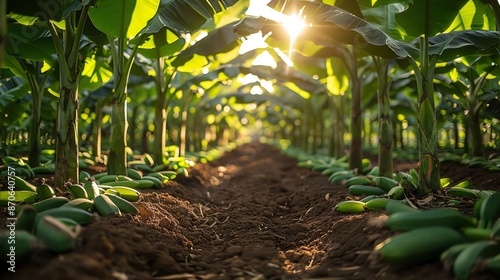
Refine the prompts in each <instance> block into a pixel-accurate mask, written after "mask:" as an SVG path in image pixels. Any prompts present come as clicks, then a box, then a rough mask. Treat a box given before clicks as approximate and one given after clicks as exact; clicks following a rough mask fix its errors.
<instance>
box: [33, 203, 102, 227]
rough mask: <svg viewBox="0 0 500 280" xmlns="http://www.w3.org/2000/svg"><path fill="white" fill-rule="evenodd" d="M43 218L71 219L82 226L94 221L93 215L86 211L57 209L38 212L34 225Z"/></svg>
mask: <svg viewBox="0 0 500 280" xmlns="http://www.w3.org/2000/svg"><path fill="white" fill-rule="evenodd" d="M45 216H52V217H54V218H67V219H71V220H74V221H75V222H77V223H78V224H80V225H82V226H83V225H88V224H90V223H92V222H93V221H94V215H93V214H92V213H90V212H88V211H86V210H82V209H80V208H70V207H64V208H61V207H59V208H53V209H49V210H45V211H43V212H39V213H38V214H37V215H36V220H37V221H36V222H35V224H36V223H38V221H39V220H40V219H41V218H43V217H45Z"/></svg>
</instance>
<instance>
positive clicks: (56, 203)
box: [31, 196, 69, 213]
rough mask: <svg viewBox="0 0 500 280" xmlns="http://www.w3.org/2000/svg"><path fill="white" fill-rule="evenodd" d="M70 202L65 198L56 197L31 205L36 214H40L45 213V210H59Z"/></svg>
mask: <svg viewBox="0 0 500 280" xmlns="http://www.w3.org/2000/svg"><path fill="white" fill-rule="evenodd" d="M68 201H69V199H67V198H66V197H64V196H56V197H52V198H47V199H45V200H42V201H39V202H36V203H33V204H31V206H32V207H33V208H35V210H36V212H38V213H40V212H43V211H45V210H49V209H52V208H58V207H60V206H61V205H63V204H65V203H67V202H68Z"/></svg>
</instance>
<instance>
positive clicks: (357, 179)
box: [345, 176, 385, 193]
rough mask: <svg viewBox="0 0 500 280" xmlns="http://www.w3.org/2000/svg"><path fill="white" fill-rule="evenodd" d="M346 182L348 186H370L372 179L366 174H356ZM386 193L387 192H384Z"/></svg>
mask: <svg viewBox="0 0 500 280" xmlns="http://www.w3.org/2000/svg"><path fill="white" fill-rule="evenodd" d="M345 184H346V185H347V186H353V185H365V186H370V185H371V184H372V180H370V179H369V178H368V177H366V176H354V177H351V178H349V179H347V180H346V181H345ZM384 193H385V192H384Z"/></svg>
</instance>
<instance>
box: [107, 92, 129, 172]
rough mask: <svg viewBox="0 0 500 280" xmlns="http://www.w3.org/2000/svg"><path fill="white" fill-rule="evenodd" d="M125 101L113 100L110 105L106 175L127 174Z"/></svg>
mask: <svg viewBox="0 0 500 280" xmlns="http://www.w3.org/2000/svg"><path fill="white" fill-rule="evenodd" d="M127 127H128V123H127V100H126V99H125V98H124V99H122V100H114V101H113V102H112V103H111V141H110V143H109V144H110V149H109V156H108V173H109V174H116V175H126V174H127V156H126V153H125V147H127Z"/></svg>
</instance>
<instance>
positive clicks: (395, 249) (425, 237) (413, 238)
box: [375, 226, 466, 265]
mask: <svg viewBox="0 0 500 280" xmlns="http://www.w3.org/2000/svg"><path fill="white" fill-rule="evenodd" d="M465 242H466V241H465V239H464V238H463V237H462V235H461V234H460V233H458V232H457V231H456V230H454V229H451V228H448V227H443V226H432V227H425V228H417V229H415V230H412V231H408V232H404V233H401V234H398V235H396V236H394V237H390V238H388V239H386V240H385V241H383V242H382V243H380V244H378V245H377V246H376V247H375V251H377V252H379V253H380V254H381V256H382V259H383V260H385V261H387V262H389V263H391V264H396V265H411V264H416V263H421V262H425V261H430V260H434V259H437V258H439V257H440V255H441V254H442V253H443V252H444V251H445V250H446V249H448V248H449V247H451V246H453V245H456V244H460V243H465Z"/></svg>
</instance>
